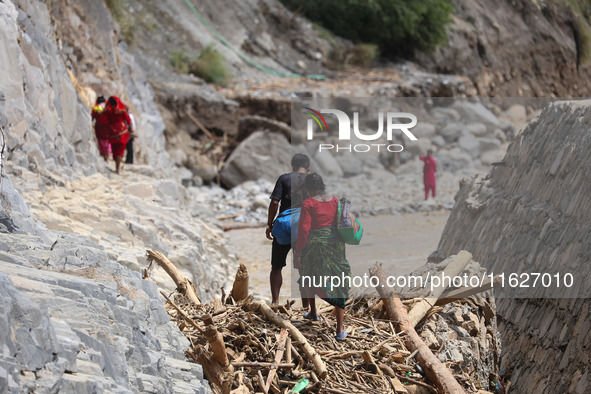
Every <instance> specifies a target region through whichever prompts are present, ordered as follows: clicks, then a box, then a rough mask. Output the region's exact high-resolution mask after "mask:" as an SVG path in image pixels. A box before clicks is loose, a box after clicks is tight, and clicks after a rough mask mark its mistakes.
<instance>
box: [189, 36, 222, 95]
mask: <svg viewBox="0 0 591 394" xmlns="http://www.w3.org/2000/svg"><path fill="white" fill-rule="evenodd" d="M189 72H192V73H193V74H195V75H198V76H200V77H201V78H203V79H205V80H206V81H207V82H210V83H217V84H218V85H226V84H227V83H228V82H229V80H230V71H229V70H228V67H227V66H226V60H225V59H224V56H223V55H222V54H221V53H219V52H218V51H217V50H216V49H215V48H214V47H213V45H208V46H206V47H205V48H203V50H202V51H201V53H200V54H199V56H198V57H197V59H196V60H195V61H193V62H192V63H191V65H190V66H189Z"/></svg>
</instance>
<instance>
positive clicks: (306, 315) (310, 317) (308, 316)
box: [304, 312, 320, 321]
mask: <svg viewBox="0 0 591 394" xmlns="http://www.w3.org/2000/svg"><path fill="white" fill-rule="evenodd" d="M304 319H308V320H314V321H318V320H320V318H319V317H318V314H317V313H312V312H307V313H304Z"/></svg>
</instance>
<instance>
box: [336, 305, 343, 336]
mask: <svg viewBox="0 0 591 394" xmlns="http://www.w3.org/2000/svg"><path fill="white" fill-rule="evenodd" d="M335 312H336V315H337V334H338V333H340V332H343V321H344V320H345V310H344V309H343V308H339V307H335Z"/></svg>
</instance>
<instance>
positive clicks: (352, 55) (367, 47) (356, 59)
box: [346, 44, 380, 67]
mask: <svg viewBox="0 0 591 394" xmlns="http://www.w3.org/2000/svg"><path fill="white" fill-rule="evenodd" d="M379 54H380V50H379V49H378V46H377V45H375V44H357V45H355V46H354V47H353V48H352V49H351V50H350V51H349V54H348V55H347V57H348V58H347V62H346V64H352V65H354V66H361V67H369V66H370V65H371V63H372V62H373V61H374V60H375V59H376V58H377V57H378V55H379Z"/></svg>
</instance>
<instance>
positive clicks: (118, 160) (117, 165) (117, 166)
mask: <svg viewBox="0 0 591 394" xmlns="http://www.w3.org/2000/svg"><path fill="white" fill-rule="evenodd" d="M114 159H115V171H116V172H117V174H119V171H120V170H121V161H122V160H123V156H114Z"/></svg>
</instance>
